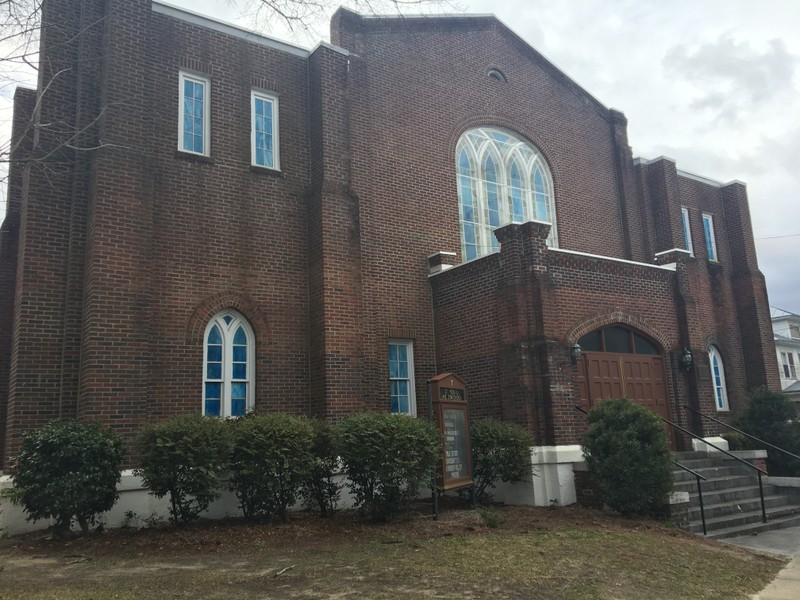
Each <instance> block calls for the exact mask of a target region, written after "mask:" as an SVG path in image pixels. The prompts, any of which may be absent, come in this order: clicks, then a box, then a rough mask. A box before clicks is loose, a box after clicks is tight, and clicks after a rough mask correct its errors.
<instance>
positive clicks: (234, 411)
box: [231, 399, 245, 417]
mask: <svg viewBox="0 0 800 600" xmlns="http://www.w3.org/2000/svg"><path fill="white" fill-rule="evenodd" d="M244 408H245V401H244V399H241V400H231V416H234V417H243V416H244Z"/></svg>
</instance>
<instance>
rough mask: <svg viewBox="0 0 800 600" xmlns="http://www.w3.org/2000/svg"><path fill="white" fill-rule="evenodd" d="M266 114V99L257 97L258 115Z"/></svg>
mask: <svg viewBox="0 0 800 600" xmlns="http://www.w3.org/2000/svg"><path fill="white" fill-rule="evenodd" d="M263 114H264V101H263V100H261V99H260V98H256V116H257V117H260V116H261V115H263Z"/></svg>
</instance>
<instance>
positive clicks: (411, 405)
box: [386, 338, 417, 417]
mask: <svg viewBox="0 0 800 600" xmlns="http://www.w3.org/2000/svg"><path fill="white" fill-rule="evenodd" d="M392 346H403V347H405V349H406V358H407V362H408V377H392V370H391V347H392ZM386 350H387V358H388V362H387V366H388V367H389V410H392V402H391V400H392V382H394V381H407V382H408V412H403V411H399V410H398V411H393V410H392V413H393V414H398V415H408V416H410V417H416V416H417V393H416V382H415V378H414V340H408V339H398V338H390V339H389V341H388V344H387V346H386Z"/></svg>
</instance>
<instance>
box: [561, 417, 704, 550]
mask: <svg viewBox="0 0 800 600" xmlns="http://www.w3.org/2000/svg"><path fill="white" fill-rule="evenodd" d="M575 410H577V411H579V412H582V413H583V414H584V415H587V416H588V415H589V413H587V412H586V411H585V410H584V409H583V408H582V407H580V406H576V407H575ZM672 464H674V465H675V466H677V467H680V468H681V469H683V470H684V471H686V472H687V473H691V474H692V475H694V476H695V479H696V480H697V497H698V499H699V500H700V521H702V523H703V535H708V532H707V531H706V510H705V507H704V506H703V486H702V484H701V483H700V480H701V479H702V480H703V481H706V478H705V477H703V476H702V475H700V473H698V472H697V471H693V470H692V469H690V468H689V467H687V466H686V465H682V464H681V463H679V462H678V461H676V460H673V461H672Z"/></svg>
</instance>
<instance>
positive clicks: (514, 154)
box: [456, 127, 558, 260]
mask: <svg viewBox="0 0 800 600" xmlns="http://www.w3.org/2000/svg"><path fill="white" fill-rule="evenodd" d="M456 176H457V183H458V185H457V187H458V199H459V209H460V217H461V253H462V258H463V259H464V260H472V259H474V258H478V257H479V256H483V255H485V254H489V253H490V252H495V251H496V250H498V249H499V247H500V244H499V243H498V241H497V238H496V237H495V235H494V230H495V229H497V228H498V227H502V226H503V225H507V224H508V223H523V222H525V221H528V220H536V221H543V222H545V223H550V235H549V236H548V238H547V245H548V246H554V247H555V246H557V245H558V244H557V241H558V237H557V233H556V215H555V205H554V201H553V180H552V178H551V177H550V171H549V169H548V168H547V164H546V163H545V161H544V158H543V157H542V155H541V153H540V152H539V151H538V150H537V149H536V147H534V146H533V145H531V144H529V143H528V142H526V141H524V140H522V139H520V138H519V137H517V136H516V135H515V134H513V133H511V132H508V131H502V130H500V129H494V128H491V127H482V128H478V129H470V130H469V131H467V132H466V133H464V135H462V136H461V139H460V140H459V141H458V145H457V146H456Z"/></svg>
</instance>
